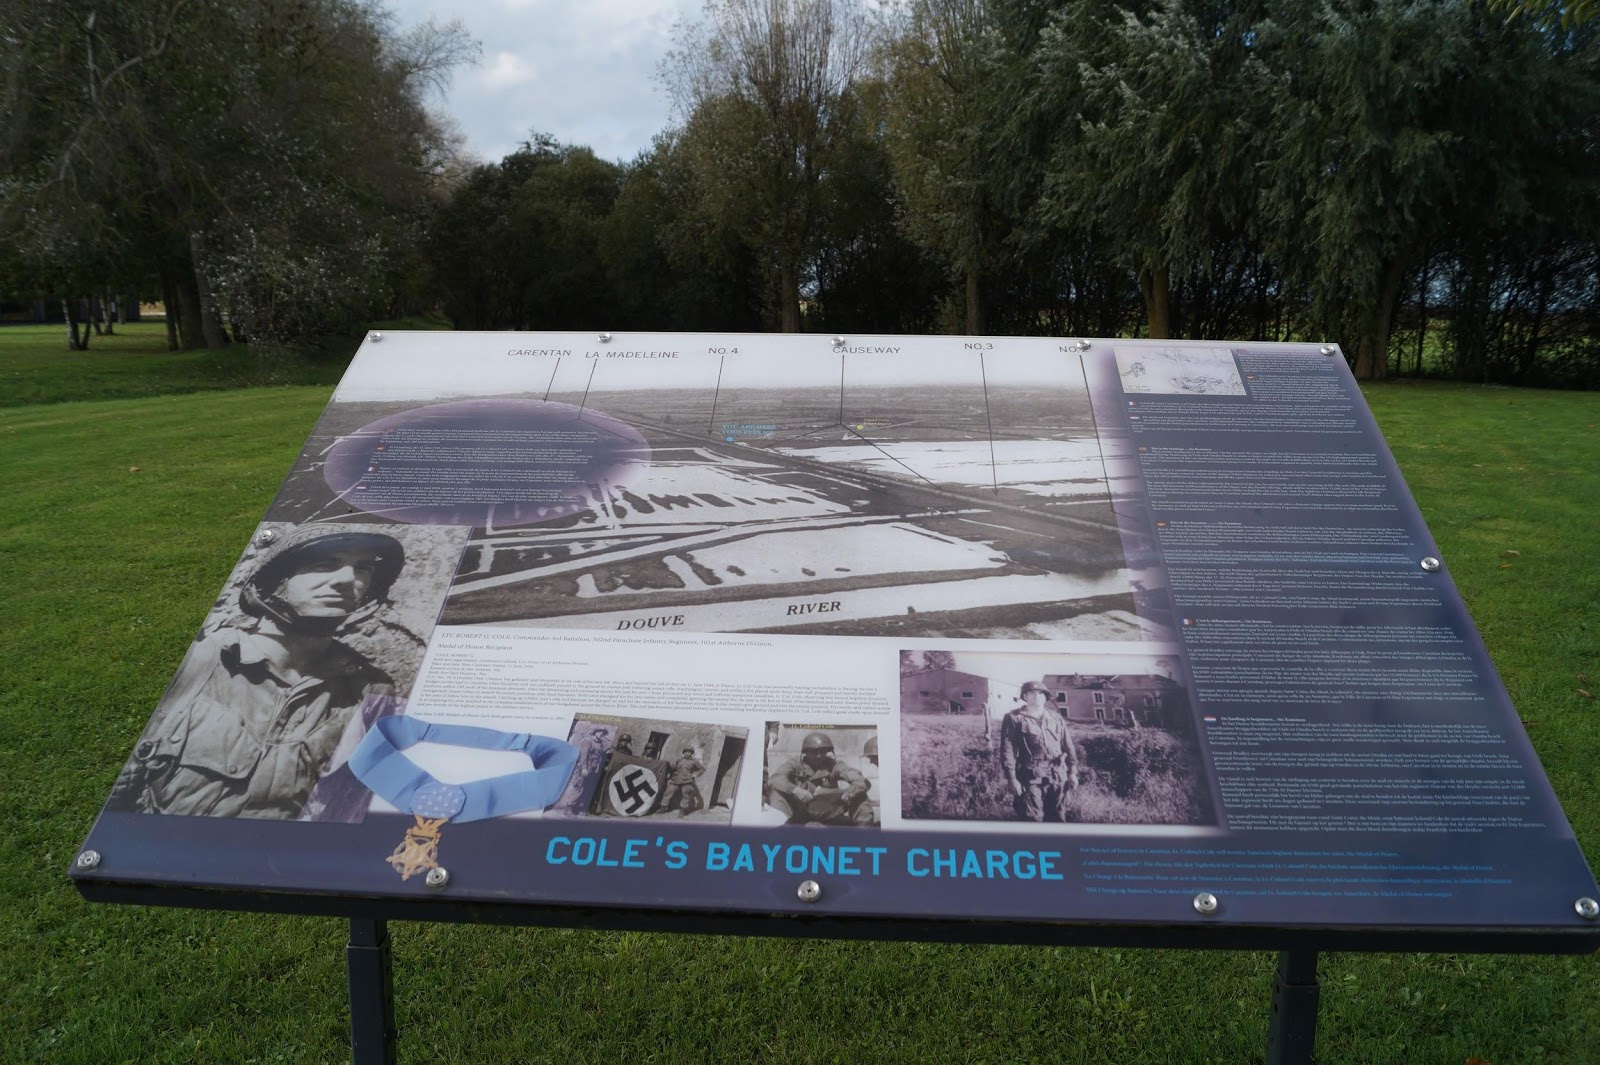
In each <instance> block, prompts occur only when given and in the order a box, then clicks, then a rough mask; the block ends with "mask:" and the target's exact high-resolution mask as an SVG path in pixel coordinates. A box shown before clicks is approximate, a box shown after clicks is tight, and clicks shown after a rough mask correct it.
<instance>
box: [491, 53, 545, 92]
mask: <svg viewBox="0 0 1600 1065" xmlns="http://www.w3.org/2000/svg"><path fill="white" fill-rule="evenodd" d="M536 77H538V74H537V72H536V71H535V69H534V66H533V64H532V63H531V62H529V61H528V60H526V59H524V58H523V57H522V56H520V55H517V54H516V53H515V52H496V53H495V54H494V62H493V64H492V65H491V66H490V67H489V69H487V70H484V71H482V72H481V73H479V74H478V77H477V81H478V83H479V84H481V85H482V86H484V87H485V88H487V89H491V90H495V89H509V88H511V87H512V86H514V85H522V84H524V83H526V82H530V81H532V80H533V79H534V78H536Z"/></svg>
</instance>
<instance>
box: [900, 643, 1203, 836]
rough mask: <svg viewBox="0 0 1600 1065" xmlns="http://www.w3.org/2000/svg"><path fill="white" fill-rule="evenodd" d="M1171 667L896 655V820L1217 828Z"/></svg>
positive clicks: (1160, 662)
mask: <svg viewBox="0 0 1600 1065" xmlns="http://www.w3.org/2000/svg"><path fill="white" fill-rule="evenodd" d="M1195 729H1196V724H1195V721H1194V716H1193V712H1192V703H1191V700H1190V698H1189V693H1188V689H1187V688H1186V687H1185V685H1184V684H1183V682H1182V680H1181V678H1180V676H1179V670H1178V658H1177V655H1176V653H1175V652H1174V653H1170V654H1160V653H1149V654H1145V653H1138V652H1133V653H1117V654H1111V653H1094V654H1067V653H1061V654H1030V653H1026V652H1017V653H1011V652H985V651H950V650H916V651H909V650H907V651H901V652H900V797H901V816H902V817H904V818H906V819H908V820H919V821H1018V822H1034V823H1040V824H1142V825H1211V824H1215V820H1216V819H1215V815H1214V813H1213V804H1212V799H1211V790H1210V785H1209V783H1208V780H1207V776H1206V772H1205V769H1204V762H1203V760H1202V758H1201V755H1200V747H1199V742H1198V740H1197V739H1196V735H1195Z"/></svg>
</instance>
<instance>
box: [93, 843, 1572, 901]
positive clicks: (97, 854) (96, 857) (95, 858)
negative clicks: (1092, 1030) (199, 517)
mask: <svg viewBox="0 0 1600 1065" xmlns="http://www.w3.org/2000/svg"><path fill="white" fill-rule="evenodd" d="M99 864H100V852H99V851H84V852H83V853H82V854H80V855H78V861H77V866H78V868H79V869H93V868H95V867H96V866H98V865H99ZM1585 901H1588V900H1585Z"/></svg>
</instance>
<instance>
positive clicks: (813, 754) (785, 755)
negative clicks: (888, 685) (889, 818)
mask: <svg viewBox="0 0 1600 1065" xmlns="http://www.w3.org/2000/svg"><path fill="white" fill-rule="evenodd" d="M762 776H763V787H762V792H763V798H762V815H763V817H762V819H763V820H766V821H770V822H772V823H774V824H789V825H834V826H842V827H855V828H877V827H878V826H879V825H881V824H882V810H881V805H880V804H881V801H882V800H881V789H880V786H879V775H878V729H877V726H876V725H808V724H781V723H779V722H776V721H769V722H768V723H767V744H766V762H765V765H764V767H763V774H762Z"/></svg>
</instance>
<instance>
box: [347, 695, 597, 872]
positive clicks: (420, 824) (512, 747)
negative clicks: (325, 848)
mask: <svg viewBox="0 0 1600 1065" xmlns="http://www.w3.org/2000/svg"><path fill="white" fill-rule="evenodd" d="M424 741H428V742H432V743H441V744H449V745H451V746H455V747H475V748H477V749H479V750H485V751H520V752H522V753H523V754H525V755H527V756H528V760H529V761H530V762H532V763H533V768H532V769H531V770H530V771H528V772H523V773H510V774H508V775H506V776H501V777H491V778H489V779H487V780H477V781H473V782H471V783H469V784H446V783H444V782H443V781H441V780H435V779H434V778H433V777H432V776H431V775H430V774H429V773H428V772H427V771H426V770H424V769H422V768H421V767H420V766H418V765H417V764H416V763H415V762H413V761H411V759H409V758H407V757H406V756H405V755H404V754H402V753H401V752H402V751H403V750H405V749H406V748H407V747H411V746H413V745H414V744H418V743H422V742H424ZM577 764H578V749H577V748H576V747H574V746H572V745H571V744H570V743H564V742H562V741H561V740H555V739H550V738H549V737H547V736H530V735H528V734H527V733H525V732H499V731H497V730H495V729H487V728H475V727H473V726H470V725H436V724H430V723H429V722H426V721H423V720H421V719H419V718H415V717H409V716H397V717H384V718H379V719H378V720H377V721H375V722H374V723H373V725H372V728H371V729H369V730H368V731H367V734H366V735H365V736H364V737H362V740H361V743H360V745H359V746H358V747H357V748H356V749H355V752H354V753H353V754H351V756H350V770H351V772H353V773H355V775H356V779H357V780H359V781H361V783H363V784H365V785H366V786H367V787H368V788H370V789H371V790H372V793H373V794H374V795H377V796H379V797H380V798H382V799H383V800H385V801H386V802H388V803H389V804H390V805H391V806H393V807H394V808H395V809H397V810H400V811H402V812H405V813H409V814H412V815H413V816H414V817H415V819H416V824H414V825H412V826H410V827H409V828H407V829H406V834H405V838H404V839H402V840H401V841H400V845H399V846H397V847H395V849H394V852H393V853H392V854H390V855H389V857H388V858H387V859H386V860H387V861H388V863H389V865H391V866H392V867H393V868H394V871H395V872H397V873H399V874H400V879H402V880H410V879H411V878H412V877H414V876H416V875H417V874H419V873H426V872H427V871H428V870H430V869H437V868H439V833H440V830H441V829H443V828H444V824H445V822H446V821H480V820H483V819H486V818H490V817H504V816H506V815H507V814H516V813H523V812H525V811H528V810H542V809H544V808H545V807H546V806H549V805H550V804H551V803H553V802H555V801H556V799H557V798H558V797H559V796H560V795H561V792H562V790H563V789H565V788H566V786H567V778H568V777H570V776H571V775H572V767H573V766H575V765H577Z"/></svg>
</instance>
